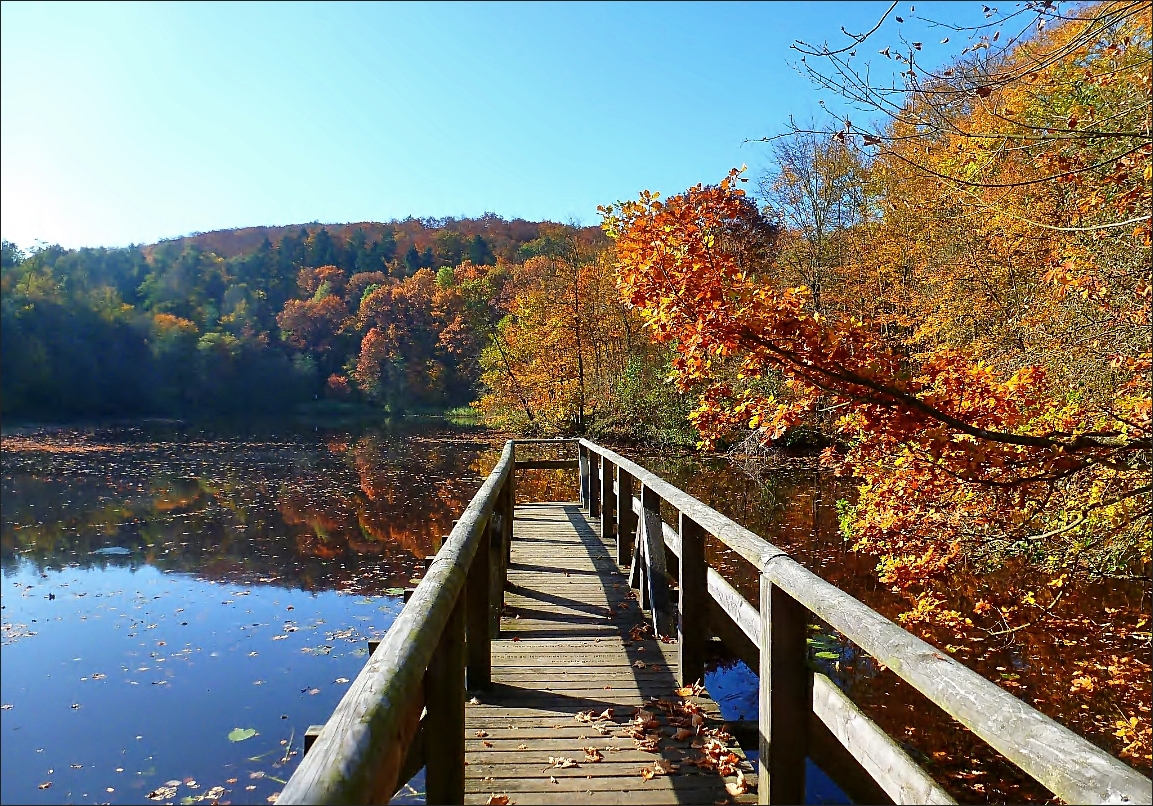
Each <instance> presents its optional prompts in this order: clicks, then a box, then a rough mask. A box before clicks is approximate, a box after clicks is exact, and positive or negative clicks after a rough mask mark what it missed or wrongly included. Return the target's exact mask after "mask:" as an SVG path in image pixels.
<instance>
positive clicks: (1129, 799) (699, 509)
mask: <svg viewBox="0 0 1153 806" xmlns="http://www.w3.org/2000/svg"><path fill="white" fill-rule="evenodd" d="M580 453H581V463H582V465H581V467H582V482H583V475H584V468H585V467H586V466H588V467H590V468H591V467H593V466H601V467H603V466H604V463H606V462H607V463H608V464H610V465H612V466H615V467H616V469H617V473H618V476H619V477H620V478H626V479H627V480H628V485H627V486H631V484H632V482H633V481H636V482H639V483H640V484H641V487H642V491H651V493H652V494H654V495H656V496H659V498H660V499H662V500H664V501H665V502H667V503H668V504H670V505H671V506H672V507H673V508H675V509H676V510H677V511H678V512H679V513H680V515H681V516H685V517H687V518H689V519H691V521H692V522H693V523H694V524H696V525H697V526H699V527H700V528H702V529H704V530H705V531H706V532H708V533H709V534H711V535H713V536H715V537H716V538H718V539H719V540H720V541H721V542H722V543H724V544H725V545H726V546H728V547H729V548H730V549H732V550H733V551H734V552H736V553H737V554H739V555H740V556H741V557H743V558H744V559H746V560H748V561H749V562H751V563H753V564H754V565H755V566H756V568H757V570H758V571H759V572H760V574H761V598H762V601H761V605H760V607H759V608H754V607H753V605H751V604H749V603H748V602H747V601H746V600H745V599H744V598H743V597H741V596H740V594H738V593H737V592H736V590H734V589H733V588H732V586H730V585H728V583H727V582H725V581H724V580H723V579H722V578H721V577H720V575H719V574H717V573H716V571H715V570H714V569H708V574H707V580H708V584H707V589H708V591H709V594H710V596H711V598H712V599H713V600H714V601H715V602H716V603H717V605H718V606H719V607H720V608H721V610H722V611H723V612H724V613H725V614H726V615H727V616H728V617H729V618H730V619H732V621H733V622H734V623H735V624H736V625H737V627H739V629H740V631H741V632H743V633H744V634H745V635H746V636H747V637H748V638H749V639H750V640H751V641H752V643H753V645H754V646H755V647H757V648H758V649H759V654H760V656H761V661H760V667H761V669H760V672H761V678H762V684H761V685H762V696H761V699H762V720H761V735H762V751H769V749H770V748H771V747H772V737H771V735H768V734H771V732H772V727H771V726H770V725H769V724H768V722H769V719H767V718H766V717H768V716H769V713H770V710H771V709H769V708H767V707H766V704H767V700H768V699H769V695H768V691H769V690H771V689H772V687H773V686H772V681H771V680H767V678H768V677H770V676H775V675H776V672H772V671H771V669H772V666H771V665H769V664H767V663H766V656H767V655H768V654H771V653H769V645H770V644H771V643H773V642H775V641H776V640H777V639H776V638H774V639H772V641H770V639H769V636H768V635H766V634H765V633H766V625H769V624H771V618H770V616H769V614H768V611H769V610H770V604H769V599H770V598H772V601H774V602H775V601H778V600H777V598H775V597H776V596H777V595H778V593H777V592H779V594H783V596H784V597H787V599H788V600H791V601H792V602H794V603H795V604H796V605H797V606H799V607H800V608H802V609H803V610H806V611H808V612H810V613H812V614H813V615H816V616H818V617H820V618H821V619H823V620H824V621H825V622H826V623H827V624H828V625H829V626H830V627H832V628H833V629H835V630H837V631H838V632H840V633H841V634H842V635H844V636H845V637H847V638H848V639H849V640H851V641H853V642H854V643H856V644H857V645H858V646H859V647H861V649H862V650H864V651H865V652H867V653H869V654H870V655H872V656H873V657H874V658H876V659H877V660H878V661H880V662H881V663H882V664H884V665H885V666H887V667H889V668H890V669H891V670H892V671H893V672H894V673H896V674H897V675H898V676H899V677H901V678H902V679H903V680H905V681H906V682H908V683H910V684H911V685H912V686H913V687H914V688H916V689H917V690H918V691H920V692H921V693H922V694H924V695H925V696H926V697H927V698H928V699H929V700H931V701H932V702H934V703H936V704H937V705H938V706H940V707H941V708H942V709H943V710H944V711H945V712H946V713H948V714H949V715H950V716H952V717H954V718H955V719H957V720H958V721H959V722H961V723H962V724H964V725H965V726H966V727H968V728H969V729H970V730H972V731H973V733H974V734H976V735H977V736H979V737H980V738H981V739H982V740H984V741H985V742H987V743H988V744H989V745H990V746H992V747H994V748H995V749H997V750H998V751H999V752H1000V753H1002V754H1003V755H1004V756H1005V757H1006V758H1008V759H1010V760H1011V761H1012V762H1013V763H1014V764H1016V765H1017V766H1018V767H1020V768H1021V769H1022V770H1023V771H1024V772H1026V773H1028V774H1029V775H1030V776H1032V777H1033V778H1034V779H1036V780H1037V781H1038V782H1040V783H1041V784H1043V785H1044V786H1045V787H1047V788H1048V789H1049V790H1050V791H1052V792H1053V793H1054V794H1056V795H1057V796H1058V797H1061V798H1063V799H1065V800H1066V801H1069V802H1072V803H1150V802H1151V801H1153V782H1150V780H1149V779H1148V778H1146V777H1145V776H1143V775H1141V774H1140V773H1139V772H1137V771H1136V770H1134V769H1133V768H1131V767H1129V766H1128V765H1127V764H1125V763H1124V762H1122V761H1120V760H1118V759H1116V758H1114V757H1113V756H1111V755H1109V754H1108V753H1106V752H1105V751H1104V750H1102V749H1101V748H1099V747H1097V746H1096V745H1094V744H1092V743H1091V742H1089V741H1088V740H1087V739H1085V738H1083V737H1081V736H1078V735H1077V734H1075V733H1074V732H1073V731H1071V730H1069V729H1068V728H1066V727H1065V726H1063V725H1061V724H1060V723H1058V722H1056V721H1054V720H1053V719H1051V718H1049V717H1048V716H1045V715H1044V714H1042V713H1041V712H1040V711H1038V710H1036V709H1035V708H1032V707H1031V706H1029V705H1028V704H1026V703H1024V702H1023V701H1021V700H1020V699H1018V698H1017V697H1015V696H1013V695H1012V694H1010V693H1009V692H1007V691H1005V690H1004V689H1002V688H1001V687H1000V686H998V685H996V684H995V683H993V682H992V681H990V680H987V679H985V678H984V677H982V676H981V675H979V674H977V673H976V672H974V671H972V670H971V669H969V668H967V667H965V666H964V665H962V664H960V663H958V662H957V661H955V660H954V659H953V658H951V657H949V656H948V655H946V654H944V653H941V652H939V651H937V650H936V649H935V648H934V647H933V646H931V645H930V644H928V643H926V642H924V641H922V640H921V639H919V638H917V637H916V636H914V635H912V634H911V633H909V632H908V631H907V630H904V629H903V628H901V627H900V626H898V625H897V624H894V623H893V622H892V621H890V620H889V619H887V618H885V617H884V616H882V615H881V614H880V613H877V612H876V611H875V610H873V609H871V608H869V607H868V606H867V605H865V604H864V603H863V602H861V601H860V600H858V599H856V598H855V597H853V596H851V595H850V594H848V593H846V592H845V591H843V590H841V589H839V588H837V587H835V586H833V585H831V584H829V583H828V582H826V581H824V580H823V579H821V578H820V577H818V576H817V575H815V574H813V573H812V572H811V571H809V570H807V569H806V568H804V566H802V565H801V564H800V563H798V562H797V561H796V560H794V559H792V558H791V557H789V556H788V554H786V553H785V552H784V551H782V550H781V549H779V548H777V547H776V546H774V545H773V544H771V543H769V542H768V541H766V540H764V539H762V538H761V537H759V536H758V535H756V534H755V533H753V532H751V531H749V530H748V529H746V528H744V527H742V526H740V525H739V524H737V523H735V522H734V521H732V520H731V519H730V518H728V517H726V516H724V515H722V514H721V513H719V512H717V511H716V510H715V509H713V508H712V507H709V506H708V505H707V504H704V503H703V502H701V501H699V500H698V499H696V498H694V497H693V496H691V495H689V494H688V493H686V492H684V491H683V490H680V489H678V488H677V487H674V486H673V485H671V484H669V483H668V482H666V481H665V480H664V479H661V478H660V477H659V476H656V475H655V474H653V473H650V472H649V471H647V470H645V469H644V468H643V467H641V466H640V465H637V464H636V463H635V462H632V461H630V460H628V459H626V458H625V457H623V456H621V455H620V454H618V453H616V452H614V451H612V450H610V449H608V448H604V447H602V446H600V445H597V444H595V443H593V442H590V441H589V440H585V439H582V440H580ZM594 455H595V456H596V457H597V459H596V460H595V461H594V460H593V459H592V457H593V456H594ZM601 472H604V471H603V470H602V471H601ZM584 489H585V487H584V486H582V493H583V491H584ZM621 492H622V491H620V490H618V493H617V497H618V500H620V498H621V497H622V495H621ZM631 493H632V490H631V489H630V490H628V496H629V499H631V502H632V505H631V506H629V507H625V506H621V505H619V504H618V509H619V510H626V509H627V510H629V511H630V514H633V513H635V515H636V516H638V518H639V520H640V521H641V522H642V524H643V522H644V521H645V514H646V512H647V513H651V512H653V511H654V510H655V511H657V512H658V513H659V509H658V508H656V507H654V506H653V505H651V504H648V503H643V498H636V497H633V496H632V494H631ZM585 500H587V499H586V498H585V497H584V496H583V495H582V501H585ZM626 500H627V499H626ZM618 523H620V518H619V515H618ZM660 530H661V533H662V535H661V537H662V542H664V543H665V544H666V545H668V546H669V548H670V549H671V550H672V551H673V552H674V553H676V554H677V555H678V556H681V552H680V536H679V534H678V533H677V530H676V529H674V528H673V527H671V526H670V525H669V524H667V523H664V522H663V521H662V522H661V525H660ZM637 531H638V533H639V532H641V531H643V526H638V527H637ZM620 540H623V537H622V536H621V535H618V541H620ZM682 595H683V591H682ZM786 604H787V601H786V599H785V598H781V599H780V606H782V607H783V606H785V605H786ZM682 608H683V603H682ZM758 613H759V615H757V614H758ZM789 615H790V619H789V620H790V621H794V620H796V619H797V618H799V615H798V614H797V613H790V614H789ZM790 629H791V630H792V631H793V632H792V633H791V635H793V636H795V629H796V626H795V625H793V626H792V627H790ZM781 640H786V639H784V638H782V639H781ZM788 641H792V643H794V644H795V638H790V639H788ZM790 645H791V644H790ZM782 646H784V645H782ZM802 649H803V646H802ZM794 651H795V647H794ZM794 660H795V659H791V658H790V659H788V661H787V663H788V664H792V663H793V661H794ZM793 668H795V666H794V667H793ZM781 680H782V681H783V682H782V684H781V685H787V686H788V687H789V688H790V689H791V692H790V698H789V700H784V701H782V702H788V701H795V700H796V699H797V698H798V696H800V695H798V694H797V691H798V690H799V689H798V688H797V687H798V686H800V687H802V688H803V687H804V686H805V685H806V683H805V681H803V680H799V679H794V678H793V677H792V676H791V673H790V674H789V675H786V677H784V678H781ZM807 685H808V686H809V690H810V691H812V699H811V698H810V697H803V699H804V700H805V701H806V705H805V707H808V705H807V703H808V702H810V701H812V702H813V704H814V705H815V706H817V707H818V708H824V706H822V705H821V704H820V703H818V702H816V700H817V699H821V700H823V701H824V702H826V703H828V702H831V700H829V698H828V697H827V696H826V695H827V694H828V692H827V691H825V692H824V693H823V694H822V692H821V691H820V690H819V689H817V688H814V687H813V684H812V681H811V680H810V681H809V682H808V684H807ZM818 694H822V696H821V697H817V695H818ZM772 700H773V702H777V701H778V697H777V696H775V695H774V696H773V697H772ZM794 705H795V702H794ZM830 708H831V706H830ZM824 710H826V711H828V710H829V708H824ZM819 715H821V716H822V718H824V714H819ZM790 716H792V715H790ZM861 716H863V715H861ZM773 721H774V722H775V721H776V720H775V719H774V720H773ZM795 721H796V720H792V722H794V723H795ZM857 721H858V722H859V720H857ZM869 724H870V725H872V723H871V722H870V723H869ZM830 727H832V726H831V725H830ZM873 727H874V728H875V727H876V726H875V725H873ZM878 730H879V729H878ZM797 738H798V739H800V740H801V741H800V744H804V743H805V741H804V740H803V737H797ZM795 744H797V742H793V745H795ZM786 746H787V745H786V744H781V747H786ZM849 749H850V750H852V748H849ZM762 755H763V756H766V755H779V753H772V752H763V753H762ZM790 763H791V762H790ZM782 766H786V767H787V766H789V765H782ZM761 773H762V780H761V791H760V799H761V802H763V803H764V802H769V797H770V793H769V791H768V790H770V788H772V789H774V790H776V789H777V788H778V786H777V781H775V780H773V778H774V776H773V775H772V774H771V773H772V770H771V768H770V766H768V761H767V760H766V759H765V758H764V757H762V759H761ZM790 785H792V784H790ZM938 789H939V788H938ZM918 791H919V792H920V793H921V795H920V797H923V795H924V793H926V792H930V791H933V790H932V789H931V788H930V789H929V790H926V789H924V788H921V789H919V790H918ZM784 792H788V793H789V796H788V799H792V798H793V797H795V792H794V791H792V790H790V789H788V787H785V788H783V789H781V790H779V793H778V794H780V793H784ZM896 794H897V795H899V794H900V793H899V792H898V793H896ZM906 794H908V793H906ZM890 795H894V793H892V792H891V793H890ZM942 795H944V793H943V791H940V792H935V793H934V799H936V798H938V797H940V796H942ZM780 797H784V796H783V795H780ZM780 797H779V798H778V800H779V799H780ZM944 797H945V798H947V797H948V796H947V795H944Z"/></svg>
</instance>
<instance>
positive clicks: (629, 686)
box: [465, 468, 756, 803]
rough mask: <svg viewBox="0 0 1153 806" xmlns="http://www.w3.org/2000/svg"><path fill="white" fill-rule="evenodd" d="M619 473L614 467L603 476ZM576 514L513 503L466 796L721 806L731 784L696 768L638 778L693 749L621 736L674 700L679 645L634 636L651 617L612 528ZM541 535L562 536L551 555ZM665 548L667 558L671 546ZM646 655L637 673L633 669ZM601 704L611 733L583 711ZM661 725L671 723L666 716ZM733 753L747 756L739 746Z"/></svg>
mask: <svg viewBox="0 0 1153 806" xmlns="http://www.w3.org/2000/svg"><path fill="white" fill-rule="evenodd" d="M611 475H613V474H612V473H611V468H609V469H608V470H607V471H606V473H605V479H606V482H608V481H610V480H611ZM606 486H608V485H607V484H606ZM601 501H602V507H604V510H603V514H604V516H605V517H606V518H608V517H612V515H613V514H615V513H612V512H611V510H608V508H607V506H606V505H607V504H609V502H610V501H611V499H610V498H608V497H607V496H605V497H602V499H601ZM577 512H578V511H577V510H576V509H575V508H574V507H573V506H572V505H568V506H567V507H566V506H565V505H562V504H557V505H555V507H554V510H553V513H552V517H551V518H549V517H548V516H547V515H546V511H545V510H544V509H543V508H537V509H535V510H534V511H533V512H532V517H531V518H528V517H522V516H523V515H527V514H528V513H527V512H526V510H525V509H524V508H518V510H517V520H516V529H517V539H516V541H515V543H514V547H513V555H512V563H511V564H510V568H509V578H510V582H512V583H513V584H511V585H510V587H509V590H508V595H507V602H508V615H506V617H505V618H504V619H503V620H502V624H501V627H502V633H501V638H500V639H499V640H497V641H495V642H494V643H493V650H492V663H493V667H492V668H493V687H492V688H491V689H489V690H487V691H484V692H480V693H479V695H478V696H477V699H476V701H475V702H472V703H471V704H469V705H468V706H467V708H466V712H465V724H466V729H465V746H466V753H467V758H468V766H467V767H466V768H465V769H466V796H465V797H466V801H467V802H474V801H473V800H470V798H472V799H475V800H476V801H479V802H485V801H486V800H487V798H488V796H489V795H491V794H508V795H510V797H512V798H513V800H514V801H515V802H524V803H529V802H532V803H536V802H540V801H541V800H542V799H543V800H544V801H548V799H549V798H552V797H554V796H556V795H557V794H558V793H564V794H565V797H566V798H568V799H569V802H571V800H572V799H573V798H577V799H578V800H579V802H581V803H586V802H588V803H600V802H605V803H611V802H617V801H618V800H619V801H623V800H627V801H628V802H630V803H637V802H644V803H648V802H662V798H667V800H668V801H669V802H677V803H714V802H716V801H718V800H722V799H725V798H727V797H728V796H727V792H726V790H725V787H724V785H725V783H726V780H725V779H723V778H721V777H720V776H718V775H716V774H709V775H694V774H693V773H694V772H698V771H697V770H695V769H694V768H691V767H687V766H686V767H684V768H683V772H682V774H680V775H676V776H664V778H666V780H664V781H657V782H656V783H654V781H646V780H645V779H644V778H643V777H642V776H641V775H640V771H641V770H642V769H643V768H645V767H646V766H651V764H652V763H653V762H654V761H655V760H657V759H659V758H661V757H662V756H667V757H668V758H669V759H670V760H682V759H681V757H679V756H678V753H683V752H685V751H686V750H689V748H688V746H687V745H686V744H685V743H684V742H681V743H676V742H673V741H672V740H671V734H672V733H673V732H674V730H673V728H672V727H671V726H669V727H668V728H667V729H668V731H669V734H670V735H669V736H666V740H665V742H663V743H662V744H665V745H666V747H664V748H662V750H661V753H660V754H656V755H654V754H651V753H647V752H644V751H641V750H638V749H637V748H636V747H635V743H634V742H633V741H632V739H631V738H629V737H628V736H626V735H623V732H624V727H625V723H627V721H628V720H629V719H630V717H631V715H632V714H633V713H634V712H635V711H637V710H639V709H641V708H644V707H646V706H647V707H649V708H651V707H652V706H651V703H652V702H653V700H654V699H662V698H663V699H667V700H670V701H675V700H677V699H678V698H677V697H676V694H675V691H676V689H677V688H678V685H679V684H678V681H677V676H676V671H677V669H678V668H679V657H680V651H679V650H680V645H679V644H678V643H669V644H666V643H662V642H660V641H657V640H653V639H646V640H634V639H633V638H632V637H631V635H630V631H631V630H632V628H633V627H634V626H636V625H637V624H638V623H644V622H645V621H646V620H648V619H649V618H651V616H650V614H648V613H646V612H644V611H643V610H641V609H640V608H639V607H638V604H639V603H638V602H637V601H636V599H635V598H630V597H633V596H635V594H633V593H632V591H631V590H630V589H629V587H628V585H627V581H626V580H625V579H624V578H623V577H622V576H621V575H620V572H619V570H618V567H617V566H616V563H615V562H613V560H614V558H613V556H612V554H611V549H612V544H613V540H612V535H611V534H604V535H599V534H597V533H596V532H595V531H593V529H592V528H591V525H590V524H589V523H588V522H587V521H586V520H585V519H584V517H583V516H579V515H578V518H577V519H575V522H574V518H573V515H574V514H577ZM613 520H616V519H615V518H613ZM657 534H658V535H659V534H660V533H659V532H657ZM541 535H549V536H550V537H551V538H555V542H553V543H551V544H549V548H548V549H546V550H543V551H542V550H540V549H539V546H541V545H543V544H540V543H533V542H532V541H533V540H534V539H536V538H538V537H539V536H541ZM658 546H659V547H660V551H661V554H662V556H663V551H664V549H663V543H658ZM654 553H655V552H654ZM652 576H654V577H655V576H656V574H655V573H654V574H652ZM513 580H515V582H514V581H513ZM610 607H611V608H612V609H611V610H610V609H609V608H610ZM517 616H519V618H517ZM568 636H571V637H568ZM514 639H519V640H514ZM638 661H639V662H640V663H641V664H643V666H642V667H640V668H638V667H637V666H634V664H636V663H637V662H638ZM693 701H694V702H696V703H698V705H699V706H700V707H701V709H702V712H703V713H704V714H705V715H706V716H707V717H708V719H709V724H710V725H721V724H723V723H722V721H721V719H720V716H721V715H720V710H719V708H718V707H717V705H716V703H714V702H712V701H711V700H709V699H708V698H707V697H701V698H694V699H693ZM605 708H612V709H614V711H615V712H616V713H615V717H616V718H615V719H614V720H613V724H612V725H611V726H607V725H606V726H605V728H604V729H605V730H606V731H607V732H608V733H609V734H610V735H609V736H602V735H600V733H599V731H597V729H596V727H595V726H594V725H592V724H587V723H583V722H580V721H578V720H577V719H576V718H575V717H576V715H577V714H578V713H580V712H582V711H587V710H595V711H597V712H598V713H599V712H601V711H603V710H604V709H605ZM657 721H658V723H661V724H665V725H667V724H668V721H667V719H665V717H664V715H663V714H658V716H657ZM478 732H479V733H478ZM585 747H597V748H598V749H599V750H600V751H601V753H602V754H603V755H604V759H603V760H602V761H600V762H596V763H587V764H586V763H584V762H583V757H584V748H585ZM609 748H619V749H609ZM734 751H735V752H738V753H739V754H740V755H739V756H738V757H739V758H743V753H740V748H739V747H734ZM692 752H695V751H692ZM550 754H551V755H553V756H561V755H563V756H567V757H573V758H576V759H577V761H578V763H580V764H581V766H580V767H579V768H573V769H565V770H561V769H560V768H552V769H550V770H548V771H545V770H544V768H545V767H547V766H548V756H549V755H550ZM744 763H745V765H746V766H745V771H746V774H747V775H748V780H749V781H750V782H755V780H756V774H755V771H754V770H753V769H752V767H751V766H749V765H748V764H747V762H744ZM554 773H555V774H554ZM554 778H555V779H556V781H557V783H555V784H554V783H552V782H551V779H554ZM673 779H676V780H673ZM732 780H734V779H731V778H730V779H729V782H731V781H732ZM662 787H664V788H662ZM590 793H591V794H590ZM654 798H655V801H654ZM744 799H745V800H746V801H748V800H749V798H748V797H745V798H744Z"/></svg>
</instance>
